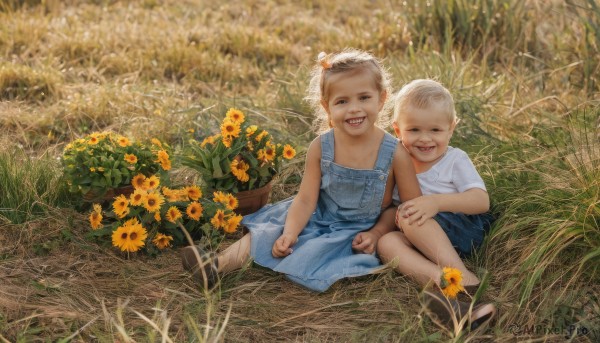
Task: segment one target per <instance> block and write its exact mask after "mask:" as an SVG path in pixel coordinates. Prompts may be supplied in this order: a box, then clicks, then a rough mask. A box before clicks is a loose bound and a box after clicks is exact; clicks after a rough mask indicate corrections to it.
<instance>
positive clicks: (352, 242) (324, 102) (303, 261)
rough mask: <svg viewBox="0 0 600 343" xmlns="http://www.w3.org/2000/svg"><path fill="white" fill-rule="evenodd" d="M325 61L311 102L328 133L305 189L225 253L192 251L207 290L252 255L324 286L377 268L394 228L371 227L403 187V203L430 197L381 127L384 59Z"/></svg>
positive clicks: (346, 55)
mask: <svg viewBox="0 0 600 343" xmlns="http://www.w3.org/2000/svg"><path fill="white" fill-rule="evenodd" d="M318 61H319V63H318V64H317V66H316V67H315V68H313V71H312V78H311V82H310V85H309V96H308V97H307V99H308V100H309V101H310V102H311V104H312V106H313V108H314V109H315V111H316V113H317V126H318V128H319V130H318V132H319V133H321V134H320V136H318V137H317V138H316V139H314V140H313V141H312V143H311V144H310V146H309V147H308V151H307V153H306V164H305V171H304V177H303V178H302V182H301V184H300V189H299V191H298V194H297V195H296V196H295V197H294V198H290V199H287V200H283V201H281V202H279V203H276V204H274V205H268V206H266V207H264V208H262V209H261V210H259V211H258V212H256V213H253V214H251V215H248V216H246V217H244V219H243V221H242V224H243V225H245V226H246V227H247V228H248V229H249V231H250V233H249V234H246V235H245V236H244V237H243V238H241V239H240V240H239V241H237V242H236V243H234V244H232V245H231V246H230V247H228V248H227V249H226V250H225V251H224V252H222V253H221V254H220V255H219V256H218V257H214V256H213V255H211V254H206V253H204V252H203V251H202V250H201V249H200V248H199V247H186V248H184V249H183V251H182V260H183V265H184V268H185V269H187V270H190V271H192V273H194V276H195V277H196V278H197V279H199V280H201V281H202V282H203V283H204V287H205V288H210V287H212V285H213V284H214V282H215V281H216V280H217V273H224V272H228V271H231V270H234V269H237V268H240V267H241V266H242V265H243V264H244V263H246V261H248V260H249V258H250V257H251V258H252V259H253V260H254V262H256V263H258V264H260V265H262V266H264V267H267V268H270V269H272V270H275V271H277V272H281V273H284V274H285V275H286V276H287V278H288V279H290V280H292V281H294V282H296V283H298V284H300V285H302V286H304V287H306V288H308V289H311V290H314V291H318V292H324V291H325V290H327V289H328V288H329V286H331V285H332V284H333V283H334V282H335V281H337V280H339V279H341V278H344V277H353V276H360V275H365V274H369V273H371V272H373V271H374V270H375V269H376V268H377V267H379V266H380V263H379V260H378V259H377V257H375V256H374V254H373V253H374V251H375V247H376V243H377V241H378V239H379V237H381V236H382V235H383V234H384V233H385V232H384V231H383V230H382V227H381V226H375V227H373V228H372V229H370V230H369V228H370V227H371V226H373V224H375V222H376V220H377V218H378V217H379V215H380V214H381V212H382V210H383V209H385V208H387V207H388V206H389V205H390V204H391V202H392V190H393V187H394V184H397V186H398V192H399V194H400V199H401V200H402V201H408V200H410V199H413V198H415V197H417V196H419V195H420V194H421V193H420V190H419V186H418V183H417V179H416V176H415V171H414V168H413V165H412V163H411V160H410V156H409V155H408V153H407V151H406V149H404V148H403V147H402V146H401V145H399V144H397V140H396V139H395V138H394V137H392V136H391V135H390V134H388V133H386V132H385V131H384V130H383V129H381V128H380V126H383V125H385V124H386V111H385V110H384V108H385V107H386V106H385V105H386V104H387V102H386V100H387V98H388V94H389V84H390V83H389V77H388V74H387V72H386V71H385V70H384V68H383V67H382V65H381V64H380V62H379V61H378V60H376V59H375V58H374V57H373V56H372V55H370V54H369V53H366V52H363V51H358V50H344V51H342V52H340V53H337V54H332V55H325V53H321V54H319V59H318ZM392 218H393V216H392ZM392 220H393V219H392ZM355 252H359V253H355ZM197 261H201V263H197Z"/></svg>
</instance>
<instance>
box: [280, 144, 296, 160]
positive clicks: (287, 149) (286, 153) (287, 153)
mask: <svg viewBox="0 0 600 343" xmlns="http://www.w3.org/2000/svg"><path fill="white" fill-rule="evenodd" d="M294 156H296V150H295V149H294V148H292V146H291V145H289V144H286V145H284V146H283V158H285V159H287V160H290V159H292V158H294Z"/></svg>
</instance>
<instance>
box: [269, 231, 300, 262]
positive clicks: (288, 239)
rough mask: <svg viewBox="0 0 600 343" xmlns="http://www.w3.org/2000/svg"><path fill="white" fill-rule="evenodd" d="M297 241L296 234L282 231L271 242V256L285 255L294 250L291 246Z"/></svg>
mask: <svg viewBox="0 0 600 343" xmlns="http://www.w3.org/2000/svg"><path fill="white" fill-rule="evenodd" d="M297 241H298V236H294V235H290V234H286V233H283V234H282V235H281V236H279V238H277V240H276V241H275V243H274V244H273V249H272V250H271V254H273V257H277V258H280V257H286V256H287V255H289V254H291V253H292V251H294V250H293V249H292V246H293V245H294V244H296V242H297Z"/></svg>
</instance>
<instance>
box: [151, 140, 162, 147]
mask: <svg viewBox="0 0 600 343" xmlns="http://www.w3.org/2000/svg"><path fill="white" fill-rule="evenodd" d="M150 143H152V144H154V145H156V146H158V147H159V148H162V143H161V142H160V141H159V140H158V139H156V138H152V139H151V140H150Z"/></svg>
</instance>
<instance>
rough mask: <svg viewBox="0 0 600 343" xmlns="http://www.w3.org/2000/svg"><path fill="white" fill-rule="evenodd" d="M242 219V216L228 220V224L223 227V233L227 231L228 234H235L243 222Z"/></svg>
mask: <svg viewBox="0 0 600 343" xmlns="http://www.w3.org/2000/svg"><path fill="white" fill-rule="evenodd" d="M242 218H243V217H242V216H240V215H234V216H232V217H231V218H229V219H228V220H227V223H225V225H223V231H225V232H227V233H234V232H235V230H236V229H237V228H238V226H239V225H240V222H241V221H242Z"/></svg>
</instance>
